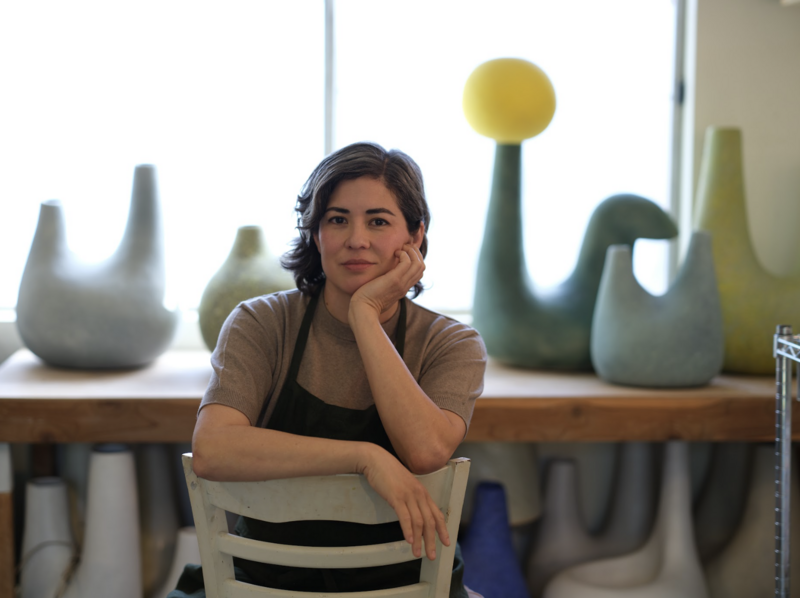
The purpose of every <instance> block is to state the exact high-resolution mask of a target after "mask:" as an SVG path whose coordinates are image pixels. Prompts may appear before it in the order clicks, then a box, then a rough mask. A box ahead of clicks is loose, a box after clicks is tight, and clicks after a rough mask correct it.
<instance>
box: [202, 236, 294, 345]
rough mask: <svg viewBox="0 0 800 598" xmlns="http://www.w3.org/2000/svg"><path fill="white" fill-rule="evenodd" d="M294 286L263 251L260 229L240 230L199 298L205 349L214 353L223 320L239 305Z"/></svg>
mask: <svg viewBox="0 0 800 598" xmlns="http://www.w3.org/2000/svg"><path fill="white" fill-rule="evenodd" d="M294 286H295V285H294V281H293V279H292V277H291V275H290V274H289V273H288V272H286V271H285V270H282V269H281V267H280V264H279V263H278V261H277V260H276V259H275V258H274V257H272V255H270V253H269V251H268V250H267V244H266V242H265V240H264V232H263V231H262V230H261V227H259V226H242V227H240V228H239V230H238V231H237V233H236V239H235V241H234V242H233V248H232V249H231V252H230V255H228V258H227V259H226V260H225V263H224V264H222V267H221V268H220V269H219V270H218V271H217V273H216V274H214V276H213V277H212V278H211V280H210V281H209V282H208V285H206V288H205V290H204V291H203V297H202V298H201V299H200V309H199V319H200V332H201V333H202V335H203V341H204V342H205V344H206V346H207V347H208V348H209V350H211V351H213V350H214V348H215V347H216V346H217V338H218V337H219V331H220V330H221V329H222V324H223V323H224V322H225V318H227V317H228V315H229V314H230V313H231V311H233V308H234V307H236V306H237V305H238V304H239V303H240V302H242V301H245V300H247V299H251V298H253V297H258V296H259V295H266V294H268V293H275V292H277V291H284V290H287V289H291V288H294Z"/></svg>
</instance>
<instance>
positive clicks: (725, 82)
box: [681, 0, 800, 274]
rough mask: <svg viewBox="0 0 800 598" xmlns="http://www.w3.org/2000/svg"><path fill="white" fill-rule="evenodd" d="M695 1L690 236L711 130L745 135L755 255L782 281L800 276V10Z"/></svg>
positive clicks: (689, 110) (687, 200) (775, 1)
mask: <svg viewBox="0 0 800 598" xmlns="http://www.w3.org/2000/svg"><path fill="white" fill-rule="evenodd" d="M687 2H688V6H687V45H688V48H687V50H688V51H687V56H686V59H687V64H686V75H687V79H686V84H687V89H686V91H687V96H686V103H685V115H684V144H683V150H684V156H683V157H684V160H683V162H682V165H683V169H684V170H683V173H682V185H681V195H682V197H681V207H682V211H681V225H682V226H681V229H682V230H684V231H686V230H690V228H691V206H692V198H693V195H694V189H695V188H696V184H697V172H698V166H699V160H700V155H701V149H702V140H703V133H704V131H705V129H706V127H707V126H709V125H720V126H735V127H739V128H741V129H742V139H743V153H744V178H745V192H746V194H747V199H748V213H749V220H750V227H751V236H752V239H753V244H754V246H755V249H756V253H757V254H758V256H759V258H760V259H761V261H762V263H763V265H764V266H765V267H766V268H767V269H769V270H771V271H772V272H774V273H775V274H790V273H791V274H793V273H800V4H795V5H791V6H782V5H781V4H780V2H779V0H687ZM686 239H688V235H685V236H684V241H685V240H686Z"/></svg>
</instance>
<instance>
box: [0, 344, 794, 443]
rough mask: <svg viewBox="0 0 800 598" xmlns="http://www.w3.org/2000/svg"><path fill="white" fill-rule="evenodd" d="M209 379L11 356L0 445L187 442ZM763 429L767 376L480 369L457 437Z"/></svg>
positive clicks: (770, 411) (175, 358)
mask: <svg viewBox="0 0 800 598" xmlns="http://www.w3.org/2000/svg"><path fill="white" fill-rule="evenodd" d="M210 372H211V368H210V365H209V354H208V352H207V351H169V352H167V353H165V354H164V355H162V356H161V357H160V358H159V359H158V360H156V362H155V363H153V364H152V365H150V366H148V367H146V368H142V369H137V370H128V371H84V370H68V369H60V368H53V367H49V366H46V365H44V364H42V362H40V361H39V360H38V359H37V358H36V357H35V356H34V355H33V354H31V353H30V352H29V351H27V350H20V351H18V352H16V353H15V354H14V355H12V356H11V357H10V358H9V359H8V360H7V361H6V362H5V363H3V364H2V365H0V442H110V441H116V442H184V441H188V440H190V439H191V435H192V429H193V427H194V422H195V417H196V413H197V408H198V405H199V402H200V398H201V397H202V395H203V392H204V391H205V387H206V384H207V383H208V379H209V376H210ZM794 411H795V414H794V415H795V418H793V427H792V430H793V437H794V439H795V440H800V425H798V422H800V418H798V414H797V412H798V411H800V409H795V410H794ZM774 429H775V380H774V378H773V377H772V376H764V377H749V376H719V377H717V378H715V379H714V380H713V381H712V383H711V384H710V385H709V386H706V387H703V388H697V389H680V390H652V389H640V388H630V387H622V386H615V385H612V384H607V383H605V382H603V381H602V380H600V379H598V378H597V376H595V375H593V374H575V373H568V374H564V373H552V372H540V371H528V370H518V369H512V368H508V367H504V366H502V365H499V364H497V363H494V362H490V363H489V367H488V369H487V373H486V380H485V388H484V393H483V395H482V396H481V397H480V398H479V399H478V400H477V401H476V404H475V413H474V415H473V419H472V423H471V426H470V430H469V434H468V435H467V439H468V440H475V441H504V440H505V441H531V442H541V441H616V440H666V439H671V438H682V439H686V440H716V441H723V440H753V441H755V440H758V441H771V440H773V439H774V438H773V433H774Z"/></svg>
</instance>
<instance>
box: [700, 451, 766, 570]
mask: <svg viewBox="0 0 800 598" xmlns="http://www.w3.org/2000/svg"><path fill="white" fill-rule="evenodd" d="M753 447H754V445H753V444H751V443H747V442H717V443H714V445H713V453H712V456H711V464H710V470H709V473H708V477H707V478H706V480H705V484H703V488H702V491H701V493H700V496H699V498H698V499H697V501H696V503H695V508H694V535H695V538H696V541H697V552H698V554H699V555H700V560H701V561H702V562H703V563H707V562H709V561H711V560H712V559H713V558H714V557H715V556H716V555H717V554H718V553H719V552H720V551H721V550H722V549H723V548H724V547H725V545H726V544H727V543H728V541H729V540H730V539H731V537H732V536H733V534H734V533H735V532H736V528H737V526H738V525H739V522H740V521H741V519H742V514H743V513H744V508H745V500H746V498H747V485H748V482H749V477H750V470H751V465H752V463H751V462H752V457H753Z"/></svg>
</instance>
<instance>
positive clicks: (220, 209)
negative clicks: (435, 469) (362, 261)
mask: <svg viewBox="0 0 800 598" xmlns="http://www.w3.org/2000/svg"><path fill="white" fill-rule="evenodd" d="M324 13H325V10H324V3H323V0H303V1H302V2H267V1H264V0H236V1H234V2H228V3H219V2H214V3H212V2H202V1H201V2H187V1H182V0H181V1H178V0H169V1H163V0H162V1H153V0H137V1H136V2H132V1H125V2H123V1H121V0H120V1H115V2H86V1H80V0H75V1H70V2H40V1H38V2H37V1H35V0H32V1H30V2H6V3H4V4H3V5H2V7H0V81H1V82H2V86H3V90H4V93H3V98H2V108H3V109H2V110H0V164H2V175H1V176H0V206H1V207H2V212H0V214H2V216H1V217H0V255H2V260H1V261H0V264H2V268H0V308H3V307H13V306H14V304H15V303H16V294H17V287H18V283H19V280H20V277H21V275H22V269H23V266H24V263H25V259H26V257H27V254H28V250H29V247H30V242H31V239H32V237H33V232H34V229H35V226H36V220H37V216H38V209H39V203H40V202H41V201H44V200H46V199H52V198H57V199H61V200H62V202H63V204H64V209H65V213H66V219H67V227H68V240H69V242H70V245H71V247H72V248H73V249H74V250H75V251H76V252H78V253H79V254H80V255H81V256H82V257H84V258H85V259H87V260H101V259H104V258H105V257H106V256H108V255H109V254H110V253H111V252H112V251H113V250H114V248H115V247H116V245H117V243H118V242H119V239H120V237H121V235H122V230H123V228H124V225H125V219H126V216H127V209H128V205H129V200H130V186H131V180H132V175H133V168H134V166H135V165H136V164H139V163H153V164H155V165H156V166H157V167H158V172H159V181H160V187H159V188H160V193H161V207H162V212H163V216H164V224H165V234H166V241H167V246H166V251H167V270H168V277H169V280H168V283H169V286H170V289H171V291H172V292H173V293H174V294H176V295H177V298H178V300H179V302H180V304H181V306H182V307H184V308H193V307H196V306H197V304H198V302H199V299H200V296H201V294H202V291H203V288H204V287H205V285H206V283H207V282H208V280H209V279H210V277H211V276H212V275H213V273H214V272H215V271H216V270H217V268H219V266H220V265H221V263H222V262H223V261H224V259H225V257H226V256H227V254H228V251H229V250H230V246H231V244H232V242H233V238H234V235H235V232H236V229H237V228H238V227H239V226H242V225H246V224H259V225H261V226H262V227H264V229H265V232H266V236H267V240H268V243H269V246H270V250H271V251H272V252H273V253H274V254H276V255H278V254H280V253H282V252H283V251H285V250H286V249H287V247H288V243H289V241H290V240H291V239H292V238H293V237H294V236H295V230H294V226H295V215H294V212H293V208H294V201H295V198H296V196H297V192H298V191H299V189H300V187H301V185H302V184H303V182H304V181H305V179H306V177H307V176H308V174H309V173H310V172H311V170H312V169H313V167H314V166H315V165H316V164H317V163H318V162H319V160H320V159H321V158H322V157H323V151H324V150H323V148H324V131H325V123H324V114H325V110H324V82H325V72H324V66H325V44H324V38H325V32H324V26H325V18H324ZM334 23H335V31H334V33H335V35H334V40H335V46H334V57H335V60H334V65H335V67H334V81H335V96H334V108H335V109H334V112H333V113H334V122H333V130H334V147H335V148H338V147H342V146H344V145H346V144H348V143H351V142H354V141H361V140H372V141H376V142H378V143H380V144H381V145H383V146H385V147H387V148H391V147H396V148H399V149H402V150H404V151H406V152H407V153H408V154H410V155H411V156H412V157H413V158H414V159H415V160H417V161H418V162H419V164H420V166H421V167H422V171H423V174H424V175H425V180H426V187H427V191H428V197H429V201H430V204H431V210H432V214H433V222H432V227H431V230H430V253H429V259H428V269H427V271H426V274H425V279H424V283H425V284H426V286H428V287H429V289H428V290H427V291H426V292H425V293H424V294H423V295H422V296H421V297H420V299H419V301H420V302H421V303H423V304H424V305H427V306H429V307H431V308H434V309H438V310H444V311H466V310H469V309H470V307H471V304H472V293H473V287H474V276H475V266H476V263H477V256H478V251H479V248H480V242H481V238H482V236H483V222H484V216H485V212H486V207H487V202H488V197H489V186H490V179H491V170H492V161H493V154H494V142H493V141H491V140H489V139H486V138H483V137H480V136H479V135H478V134H477V133H475V132H474V131H472V129H471V128H470V127H469V125H468V124H467V122H466V120H465V119H464V116H463V114H462V112H461V92H462V89H463V85H464V82H465V81H466V79H467V77H468V76H469V74H470V72H471V71H472V70H473V69H474V68H475V67H476V66H477V65H478V64H480V63H482V62H484V61H486V60H489V59H492V58H498V57H504V56H515V57H521V58H525V59H528V60H530V61H532V62H534V63H536V64H538V65H539V66H540V67H542V68H543V69H544V70H545V72H547V73H548V75H549V76H550V78H551V79H552V81H553V84H554V86H555V90H556V94H557V102H558V105H557V110H556V115H555V118H554V120H553V122H552V124H551V125H550V127H549V128H548V129H547V130H546V131H545V132H544V133H543V134H541V135H540V136H539V137H536V138H534V139H532V140H528V141H526V142H525V144H524V145H523V160H524V166H523V177H524V181H523V191H524V198H523V202H524V230H525V239H526V246H525V250H526V254H527V260H528V265H529V268H530V271H531V274H532V276H533V278H534V281H535V282H536V283H537V284H538V285H542V286H550V285H553V284H556V283H558V282H559V281H561V280H563V279H564V278H566V277H567V275H568V274H569V272H570V271H571V269H572V267H573V266H574V263H575V261H576V259H577V254H578V248H579V244H580V240H581V239H582V237H583V232H584V228H585V226H586V222H587V220H588V218H589V215H590V214H591V211H592V209H593V208H594V207H595V206H596V205H597V203H598V202H599V201H600V200H602V199H603V198H605V197H607V196H609V195H612V194H614V193H620V192H632V193H637V194H640V195H643V196H645V197H648V198H650V199H652V200H654V201H656V202H657V203H659V204H660V205H662V206H663V207H665V208H666V207H667V205H668V197H669V189H668V186H669V185H668V180H669V168H670V165H669V156H670V126H671V123H670V114H671V93H672V90H671V82H672V71H673V53H674V40H675V7H674V4H673V2H672V1H671V0H606V1H605V2H602V3H598V2H592V1H589V0H574V1H572V2H560V1H558V0H536V1H531V0H515V1H511V0H495V1H494V2H491V3H488V2H485V0H483V1H463V0H462V1H458V2H457V1H454V0H437V1H436V2H430V1H428V2H423V1H422V0H403V1H402V2H399V1H388V0H386V1H375V0H336V2H335V4H334ZM509 224H510V225H511V224H513V223H509ZM640 245H642V244H637V249H636V251H635V252H634V255H635V269H636V274H637V276H638V277H639V279H640V281H641V282H642V283H643V284H644V285H645V286H646V287H647V288H649V289H650V290H652V291H654V292H663V290H664V288H665V287H666V281H667V249H666V243H664V242H653V243H650V244H644V245H642V246H640Z"/></svg>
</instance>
